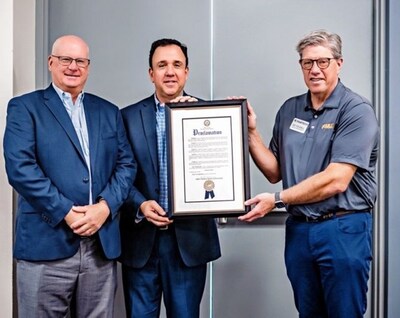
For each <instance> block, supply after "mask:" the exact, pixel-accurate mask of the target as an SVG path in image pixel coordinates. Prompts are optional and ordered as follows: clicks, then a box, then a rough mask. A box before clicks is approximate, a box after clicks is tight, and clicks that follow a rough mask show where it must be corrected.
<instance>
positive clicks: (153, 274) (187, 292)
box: [122, 227, 207, 318]
mask: <svg viewBox="0 0 400 318" xmlns="http://www.w3.org/2000/svg"><path fill="white" fill-rule="evenodd" d="M206 274H207V264H204V265H200V266H196V267H188V266H186V265H185V264H184V263H183V261H182V259H181V257H180V255H179V250H178V245H177V242H176V238H175V233H174V230H173V229H171V227H170V229H168V230H159V231H158V233H157V239H156V243H155V245H154V248H153V251H152V254H151V257H150V259H149V261H148V262H147V264H146V265H145V266H144V267H143V268H140V269H135V268H132V267H129V266H124V265H123V266H122V280H123V285H124V295H125V306H126V312H127V317H132V318H157V317H159V315H160V306H161V297H163V300H164V305H165V308H166V312H167V317H171V318H177V317H179V318H196V317H199V315H200V302H201V298H202V295H203V291H204V286H205V281H206Z"/></svg>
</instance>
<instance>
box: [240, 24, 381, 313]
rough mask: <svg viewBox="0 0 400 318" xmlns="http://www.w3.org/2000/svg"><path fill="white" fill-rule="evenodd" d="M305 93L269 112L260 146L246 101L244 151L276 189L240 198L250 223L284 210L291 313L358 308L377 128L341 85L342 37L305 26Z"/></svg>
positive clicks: (365, 270) (361, 308)
mask: <svg viewBox="0 0 400 318" xmlns="http://www.w3.org/2000/svg"><path fill="white" fill-rule="evenodd" d="M297 51H298V53H299V55H300V61H299V62H300V67H301V69H302V72H303V77H304V81H305V83H306V85H307V87H308V92H307V93H305V94H303V95H300V96H296V97H292V98H290V99H288V100H287V101H286V102H285V103H284V104H283V106H282V107H281V108H280V110H279V111H278V114H277V116H276V119H275V125H274V128H273V135H272V139H271V141H270V144H269V148H268V147H266V146H265V144H264V143H263V141H262V138H261V135H260V134H259V132H258V131H257V129H256V115H255V113H254V111H253V108H252V107H251V106H250V105H249V106H248V112H249V115H248V120H249V146H250V152H251V155H252V158H253V160H254V162H255V163H256V165H257V166H258V168H259V169H260V170H261V171H262V173H263V174H264V175H265V176H266V178H267V179H268V180H269V181H270V182H272V183H276V182H279V181H282V186H283V191H281V192H277V193H262V194H259V195H257V196H255V197H254V198H252V199H250V200H248V201H247V202H246V204H247V205H254V207H253V209H252V210H251V211H250V212H249V213H248V214H246V215H244V216H241V217H239V219H241V220H243V221H247V222H251V221H253V220H255V219H257V218H260V217H263V216H265V215H266V214H267V213H269V212H270V211H271V210H273V209H274V208H284V207H286V210H287V211H288V213H289V217H288V219H287V221H286V241H285V263H286V269H287V275H288V277H289V280H290V282H291V284H292V288H293V292H294V298H295V304H296V307H297V310H298V311H299V316H300V317H307V318H308V317H310V318H311V317H312V318H318V317H329V318H344V317H351V318H357V317H363V315H364V313H365V311H366V306H367V297H366V295H367V289H368V279H369V270H370V263H371V259H372V249H371V244H372V242H371V237H372V217H371V211H372V208H373V206H374V203H375V200H376V178H375V169H376V168H375V167H376V161H377V157H378V141H379V128H378V124H377V120H376V116H375V114H374V109H373V107H372V106H371V104H370V102H369V101H367V100H366V99H365V98H363V97H361V96H360V95H358V94H356V93H354V92H353V91H351V90H350V89H349V88H347V87H346V86H344V85H343V84H342V82H341V81H340V79H339V72H340V70H341V68H342V65H343V58H342V42H341V38H340V37H339V36H338V35H337V34H334V33H330V32H327V31H324V30H318V31H314V32H312V33H310V34H308V35H307V36H305V37H304V38H303V39H301V40H300V42H299V43H298V45H297Z"/></svg>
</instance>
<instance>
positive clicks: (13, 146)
mask: <svg viewBox="0 0 400 318" xmlns="http://www.w3.org/2000/svg"><path fill="white" fill-rule="evenodd" d="M89 67H90V58H89V48H88V45H87V44H86V43H85V42H84V41H83V40H82V39H81V38H79V37H77V36H73V35H67V36H62V37H60V38H58V39H57V40H56V41H55V42H54V44H53V47H52V52H51V55H50V56H49V57H48V68H49V71H50V73H51V78H52V83H51V84H50V86H49V87H48V88H47V89H44V90H37V91H35V92H31V93H28V94H25V95H22V96H19V97H15V98H13V99H11V100H10V102H9V104H8V110H7V125H6V131H5V135H4V157H5V162H6V170H7V175H8V179H9V183H10V184H11V186H12V187H13V188H14V189H15V191H16V192H17V193H18V210H17V218H16V229H15V246H14V257H15V258H16V260H17V295H18V312H19V317H41V318H43V317H51V318H54V317H66V316H67V315H68V314H69V315H71V316H73V317H82V318H83V317H85V318H86V317H96V318H98V317H112V316H113V310H114V306H113V304H114V296H115V291H116V261H115V259H116V258H117V257H118V256H119V255H120V252H121V246H120V234H119V225H118V218H117V213H118V210H119V207H120V205H121V204H122V202H123V201H124V200H125V199H126V197H127V195H128V193H129V191H130V185H131V184H132V183H133V179H134V176H135V174H136V165H135V162H134V159H133V155H132V152H131V148H130V145H129V143H128V141H127V138H126V134H125V130H124V125H123V123H122V119H121V114H120V112H119V109H118V107H116V106H115V105H113V104H112V103H110V102H108V101H106V100H104V99H102V98H100V97H97V96H95V95H92V94H89V93H86V92H84V86H85V83H86V80H87V78H88V75H89Z"/></svg>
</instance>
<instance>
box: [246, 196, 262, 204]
mask: <svg viewBox="0 0 400 318" xmlns="http://www.w3.org/2000/svg"><path fill="white" fill-rule="evenodd" d="M258 202H259V200H258V199H257V198H256V197H254V198H250V199H248V200H247V201H245V202H244V204H245V205H253V204H256V203H258Z"/></svg>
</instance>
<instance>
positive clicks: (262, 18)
mask: <svg viewBox="0 0 400 318" xmlns="http://www.w3.org/2000/svg"><path fill="white" fill-rule="evenodd" d="M38 2H39V3H40V4H41V8H42V9H43V10H39V14H41V12H44V13H43V18H44V20H45V22H44V23H43V25H42V24H41V26H40V27H41V28H42V29H40V30H39V32H38V33H39V35H42V36H43V37H44V41H43V42H44V47H43V48H38V50H42V49H43V55H44V56H43V59H44V60H45V57H46V56H45V55H47V54H48V53H49V52H50V45H51V43H52V42H53V41H54V40H55V38H57V37H58V36H60V35H62V34H71V33H73V34H77V35H80V36H82V37H83V38H84V39H86V40H87V42H88V43H89V45H90V47H91V58H92V65H91V75H90V78H89V81H88V86H87V91H90V92H93V93H96V94H98V95H100V96H103V97H105V98H108V99H110V100H111V101H113V102H115V103H116V104H118V105H119V106H120V107H124V106H126V105H128V104H130V103H132V102H134V101H137V100H138V99H141V98H143V97H146V96H148V95H150V94H151V93H152V92H153V87H152V85H151V83H150V81H149V79H148V76H147V70H148V51H149V48H150V45H151V42H152V41H154V40H155V39H158V38H161V37H173V38H177V39H179V40H181V41H182V42H184V43H186V44H187V45H188V47H189V59H190V63H189V66H190V76H189V82H188V86H187V91H188V92H189V93H190V94H192V95H196V96H199V97H202V98H205V99H211V98H213V99H220V98H225V97H226V96H229V95H244V96H247V97H248V98H249V99H250V101H251V103H252V105H253V106H254V108H255V110H256V112H257V114H258V125H259V128H260V130H261V132H262V134H263V135H264V137H265V140H266V141H268V140H269V136H270V135H271V129H272V124H273V120H274V116H275V113H276V111H277V109H278V107H279V106H280V105H281V104H282V103H283V102H284V100H285V99H287V98H288V97H290V96H293V95H296V94H300V93H303V92H305V86H304V83H303V79H302V74H301V70H300V68H299V66H298V63H297V60H298V55H297V53H296V52H295V45H296V43H297V41H298V39H299V38H300V37H301V36H303V35H304V34H306V33H308V32H309V31H311V30H313V29H318V28H326V29H329V30H331V31H334V32H337V33H339V34H340V35H341V36H342V39H343V42H344V49H343V54H344V60H345V63H344V67H343V71H342V75H341V78H342V81H343V82H344V84H345V85H347V86H349V87H351V88H352V89H353V90H355V91H357V92H359V93H360V94H362V95H364V96H366V97H367V98H369V99H372V98H373V90H372V85H373V80H372V78H373V69H372V67H373V56H372V52H373V1H372V0H371V1H369V0H352V1H347V0H329V1H328V0H326V1H316V0H298V1H290V0H269V1H260V0H247V1H239V0H210V1H190V0H189V1H188V0H175V1H165V0H149V1H129V0H115V1H112V2H111V1H107V0H96V1H94V0H91V1H90V0H69V1H61V0H52V1H46V0H42V1H38ZM39 22H40V19H39ZM46 46H47V47H46ZM40 63H41V62H38V77H37V78H38V85H39V86H43V85H47V84H48V82H49V78H48V74H47V72H46V71H45V70H46V68H45V67H42V66H44V64H43V65H40ZM42 70H44V71H42ZM41 72H43V73H41ZM251 187H252V193H253V194H256V193H259V192H264V191H273V190H275V189H279V187H280V186H279V185H275V186H272V185H270V184H268V183H267V182H266V181H265V179H264V178H263V177H262V175H261V174H260V173H259V172H258V171H257V169H256V168H255V167H254V166H253V165H252V166H251ZM284 217H285V216H284V214H283V213H279V212H278V213H276V214H275V215H273V216H269V217H268V218H266V219H265V220H263V221H261V222H258V223H257V224H253V225H250V226H245V225H242V224H240V223H238V222H236V221H235V220H232V219H230V220H228V222H227V224H225V225H221V226H220V230H219V233H220V237H221V244H222V253H223V256H222V258H221V259H220V260H218V261H216V262H214V263H213V264H211V265H210V270H209V281H208V284H207V289H206V292H205V297H204V300H203V304H202V317H216V318H217V317H218V318H220V317H221V318H225V317H232V318H236V317H279V318H286V317H287V318H289V317H294V316H295V315H296V311H295V308H294V304H293V300H292V294H291V290H290V286H289V283H288V280H287V277H286V274H285V268H284V263H283V240H284V225H283V223H284ZM119 292H120V291H119ZM117 304H118V306H119V308H118V309H117V317H120V316H121V317H122V315H123V309H122V305H123V299H122V296H121V294H119V295H118V299H117Z"/></svg>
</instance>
